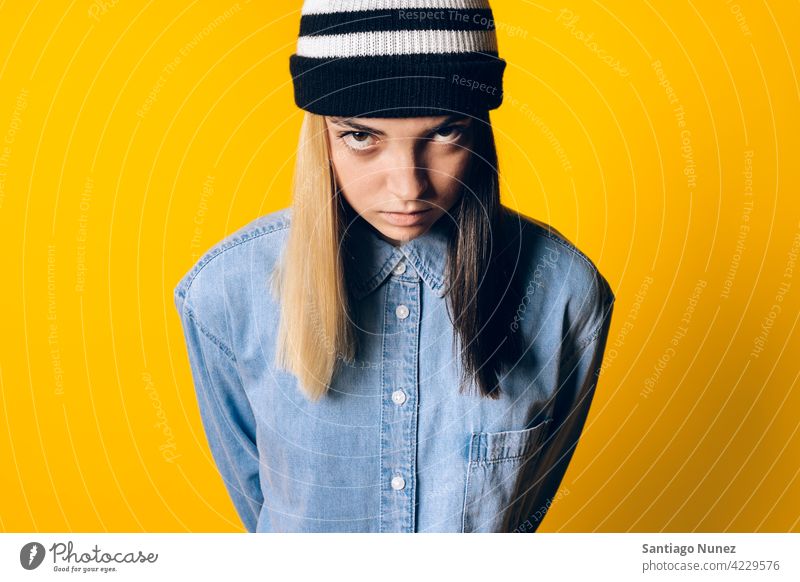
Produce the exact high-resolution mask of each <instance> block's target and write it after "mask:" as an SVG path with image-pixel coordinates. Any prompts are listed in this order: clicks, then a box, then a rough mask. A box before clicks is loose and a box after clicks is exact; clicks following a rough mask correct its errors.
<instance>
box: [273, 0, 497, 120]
mask: <svg viewBox="0 0 800 582" xmlns="http://www.w3.org/2000/svg"><path fill="white" fill-rule="evenodd" d="M505 66H506V62H505V61H504V60H503V59H501V58H499V56H498V52H497V36H496V31H495V23H494V19H493V17H492V10H491V8H490V7H489V2H488V0H327V1H326V0H305V2H304V3H303V8H302V10H301V18H300V35H299V38H298V39H297V50H296V52H295V54H293V55H292V56H291V57H290V59H289V68H290V71H291V74H292V80H293V83H294V99H295V103H296V104H297V106H298V107H300V108H301V109H304V110H306V111H310V112H313V113H317V114H320V115H337V116H339V115H341V116H346V117H359V116H361V117H417V116H432V115H448V114H451V113H460V114H467V115H471V114H475V113H478V112H481V111H487V110H489V109H495V108H497V107H499V106H500V104H501V103H502V100H503V87H502V83H503V71H504V69H505Z"/></svg>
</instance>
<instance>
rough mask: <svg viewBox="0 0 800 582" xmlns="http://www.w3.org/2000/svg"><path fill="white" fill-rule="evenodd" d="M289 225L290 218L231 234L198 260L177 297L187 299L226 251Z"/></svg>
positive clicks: (177, 288) (179, 285)
mask: <svg viewBox="0 0 800 582" xmlns="http://www.w3.org/2000/svg"><path fill="white" fill-rule="evenodd" d="M289 224H290V220H289V219H288V218H284V219H281V220H279V221H277V222H275V223H272V224H269V225H267V226H259V227H256V228H255V229H253V230H252V231H247V230H245V231H244V232H242V233H240V234H238V235H237V234H236V233H233V234H231V235H230V236H231V240H229V241H227V242H226V243H220V244H218V245H217V246H215V247H213V248H212V249H210V250H209V251H208V252H207V253H205V254H204V255H203V256H202V257H201V258H200V259H199V260H198V262H197V263H195V265H194V267H193V268H192V270H191V272H190V273H188V274H186V275H185V276H184V277H182V278H181V279H180V281H179V282H178V285H177V286H176V287H175V295H176V296H179V297H181V298H184V299H185V298H186V293H187V292H188V290H189V288H190V287H191V286H192V283H193V282H194V280H195V279H196V278H197V276H198V275H199V274H200V272H201V271H202V270H203V269H204V268H205V266H206V265H208V264H209V263H210V262H211V261H212V260H213V259H215V258H216V257H218V256H219V255H221V254H222V253H224V252H225V251H228V250H230V249H232V248H235V247H237V246H239V245H242V244H244V243H246V242H249V241H252V240H255V239H257V238H260V237H262V236H264V235H267V234H271V233H273V232H277V231H280V230H285V229H287V228H289Z"/></svg>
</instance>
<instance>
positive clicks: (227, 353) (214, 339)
mask: <svg viewBox="0 0 800 582" xmlns="http://www.w3.org/2000/svg"><path fill="white" fill-rule="evenodd" d="M183 309H184V311H185V313H186V316H187V317H188V318H189V319H191V320H192V321H194V322H195V324H197V329H199V330H200V332H201V333H202V334H203V335H204V336H205V337H206V338H207V339H208V340H209V341H210V342H211V343H213V344H214V345H215V346H217V347H218V348H219V349H220V351H221V352H222V353H223V354H225V356H226V357H228V359H230V360H231V362H233V363H236V355H235V354H234V353H233V350H231V349H230V348H229V347H228V346H227V345H226V344H225V343H224V342H223V341H222V340H220V339H219V338H218V337H217V336H216V335H215V334H214V333H213V332H212V331H211V330H210V329H209V328H208V327H206V325H205V324H204V323H203V322H202V321H200V318H198V317H197V314H196V313H195V312H194V310H193V309H192V308H191V307H189V306H188V305H186V304H184V308H183Z"/></svg>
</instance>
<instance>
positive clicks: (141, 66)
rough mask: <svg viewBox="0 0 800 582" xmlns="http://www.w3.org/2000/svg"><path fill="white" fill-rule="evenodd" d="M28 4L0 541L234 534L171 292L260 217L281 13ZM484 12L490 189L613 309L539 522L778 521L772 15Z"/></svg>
mask: <svg viewBox="0 0 800 582" xmlns="http://www.w3.org/2000/svg"><path fill="white" fill-rule="evenodd" d="M56 4H57V3H55V2H47V3H35V5H34V4H33V3H29V2H19V1H14V2H4V3H2V4H0V236H2V245H3V249H4V250H5V271H4V276H3V279H4V280H3V284H2V285H0V293H2V301H3V305H4V306H5V310H4V316H3V329H2V334H0V335H1V336H2V340H0V341H2V346H0V348H1V349H0V415H1V416H2V426H3V430H0V463H2V471H0V491H2V500H1V501H0V530H3V531H65V530H66V531H130V532H138V531H149V532H154V531H240V530H241V525H240V523H239V520H238V518H237V517H236V514H235V512H234V509H233V506H232V505H231V503H230V501H229V499H228V496H227V494H226V492H225V489H224V486H223V483H222V481H221V479H220V478H219V476H218V473H217V471H216V469H215V467H214V465H213V462H212V460H211V458H210V456H209V451H208V449H207V446H206V442H205V437H204V434H203V431H202V426H201V424H200V418H199V414H198V410H197V405H196V399H195V394H194V389H193V385H192V381H191V376H190V370H189V366H188V361H187V357H186V352H185V347H184V343H183V337H182V334H181V330H180V326H179V322H178V318H177V314H176V312H175V310H174V306H173V300H172V290H173V288H174V285H175V284H176V282H177V280H178V279H179V278H180V276H181V275H182V274H183V273H185V272H186V271H187V270H188V269H189V268H190V266H191V265H192V264H193V263H194V261H195V260H197V258H198V257H199V256H200V254H201V253H202V252H203V251H204V250H206V249H207V248H208V247H210V246H211V245H212V244H214V243H215V242H217V241H218V240H220V239H221V238H222V237H223V236H225V235H226V234H228V233H230V232H232V231H233V230H236V229H237V228H239V227H240V226H242V225H244V224H246V223H247V222H249V221H251V220H253V219H254V218H256V217H257V216H259V215H262V214H265V213H267V212H271V211H273V210H277V209H279V208H283V207H285V206H287V205H288V204H289V201H290V198H289V185H290V179H291V171H292V156H293V151H294V148H295V147H296V144H297V135H298V130H299V126H300V121H301V117H302V116H301V112H300V111H299V110H298V109H297V108H296V106H295V105H294V102H293V99H292V86H291V78H290V76H289V71H288V57H289V55H290V54H291V53H292V52H293V50H294V43H295V40H296V34H297V31H298V26H299V18H300V15H299V9H300V6H301V2H299V1H293V2H286V1H282V2H248V1H245V0H242V1H241V2H238V3H234V2H221V1H210V0H209V1H196V2H181V3H178V2H153V1H147V2H145V1H139V2H135V1H131V0H121V1H119V2H113V1H110V0H109V1H106V2H89V1H80V2H78V1H75V2H61V3H60V4H59V7H58V8H56ZM493 9H494V14H495V18H496V20H497V28H498V40H499V44H500V52H501V56H502V57H504V58H505V59H506V60H507V61H508V62H509V64H508V69H507V74H506V77H505V84H506V85H505V89H506V91H505V98H506V102H505V103H504V105H503V106H502V107H501V108H500V109H498V110H496V111H495V112H494V113H493V122H494V126H495V131H496V135H497V140H498V149H499V152H500V162H501V163H500V168H501V172H502V174H503V178H504V182H503V196H504V202H505V203H506V204H508V205H510V206H513V207H517V208H519V209H521V210H522V211H524V212H525V213H527V214H530V215H532V216H535V217H537V218H539V219H540V220H543V221H546V222H549V223H551V224H552V225H553V226H554V227H556V228H557V229H559V230H560V231H561V232H562V233H564V234H565V235H567V236H568V237H569V238H570V239H572V240H573V241H574V242H575V243H576V244H577V245H578V246H579V247H580V248H581V249H583V250H584V251H585V252H586V253H587V254H588V255H589V256H590V257H591V258H592V259H593V260H594V261H595V262H596V263H597V265H598V266H599V268H600V270H601V271H602V272H603V274H604V275H605V276H606V277H607V278H608V280H609V281H610V283H611V285H612V287H613V289H614V291H615V292H616V294H617V298H618V299H617V303H616V308H615V316H614V322H613V326H612V329H611V334H610V337H609V344H608V349H607V353H606V362H605V365H604V369H603V374H602V377H601V380H600V389H599V391H598V393H597V397H596V399H595V402H594V404H593V407H592V410H591V414H590V416H589V419H588V423H587V427H586V431H585V433H584V438H583V439H582V440H581V443H580V446H579V447H578V449H577V451H576V453H575V457H574V460H573V463H572V465H571V467H570V469H569V471H568V472H567V475H566V476H565V478H564V483H563V485H562V491H561V494H560V496H559V497H558V498H557V499H556V501H555V502H554V504H553V507H552V509H551V511H550V513H549V514H548V516H547V518H546V519H545V521H544V523H543V525H542V527H541V528H540V531H548V532H549V531H736V532H745V531H762V532H763V531H795V532H796V531H800V527H799V526H798V520H799V519H800V482H799V481H798V472H799V471H800V462H798V450H799V449H800V439H799V438H798V435H797V429H798V413H797V411H798V408H799V407H800V392H799V391H798V382H797V381H798V372H799V371H800V366H799V365H798V353H800V334H798V332H797V330H796V326H797V322H798V313H800V309H798V303H799V302H800V267H798V266H797V265H796V264H794V263H793V258H792V257H793V256H794V254H796V252H797V250H798V244H799V243H800V212H798V210H799V209H800V203H798V181H799V180H798V178H800V169H799V167H798V166H800V163H799V162H800V160H798V151H799V150H800V141H799V138H798V130H800V120H799V119H798V110H799V109H800V88H799V87H798V72H797V71H796V70H795V69H796V68H795V64H796V63H800V41H799V40H798V34H797V33H798V26H797V23H798V22H800V6H799V5H798V4H797V3H796V2H777V1H773V2H768V3H767V2H759V1H755V0H741V1H740V2H728V1H725V0H719V1H713V2H712V1H709V2H700V1H697V0H695V1H694V2H690V1H687V0H679V1H677V2H672V1H669V2H667V1H661V2H654V1H643V2H630V1H622V0H618V1H614V2H602V3H599V2H589V1H586V2H577V1H569V0H565V1H564V2H563V3H552V2H547V1H545V0H542V1H540V2H536V3H534V2H527V1H513V2H512V1H499V0H496V1H495V2H494V3H493ZM681 122H683V124H684V126H681V125H680V123H681ZM750 187H752V189H750ZM795 258H796V257H795ZM775 305H777V307H773V306H775Z"/></svg>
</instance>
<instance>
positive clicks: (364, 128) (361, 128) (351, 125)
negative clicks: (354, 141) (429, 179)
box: [328, 114, 469, 136]
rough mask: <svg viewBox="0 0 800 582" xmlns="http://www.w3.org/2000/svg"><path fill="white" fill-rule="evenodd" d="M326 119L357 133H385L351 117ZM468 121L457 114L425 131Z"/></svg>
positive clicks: (380, 134) (466, 117) (465, 116)
mask: <svg viewBox="0 0 800 582" xmlns="http://www.w3.org/2000/svg"><path fill="white" fill-rule="evenodd" d="M328 119H330V120H331V122H333V123H335V124H336V125H343V126H345V127H349V128H351V129H356V130H358V131H365V132H368V133H374V134H375V135H379V136H386V133H385V132H383V131H381V130H380V129H377V128H374V127H369V126H368V125H362V124H360V123H356V122H355V121H353V120H352V119H353V118H351V117H335V116H331V117H328ZM468 119H469V116H467V115H458V114H454V115H448V116H447V117H446V118H445V119H444V120H443V121H441V122H439V123H437V124H436V125H434V126H432V127H430V128H429V129H428V130H426V132H429V131H432V130H434V129H437V128H439V127H442V126H444V125H447V124H449V123H453V122H456V121H463V120H468Z"/></svg>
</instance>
